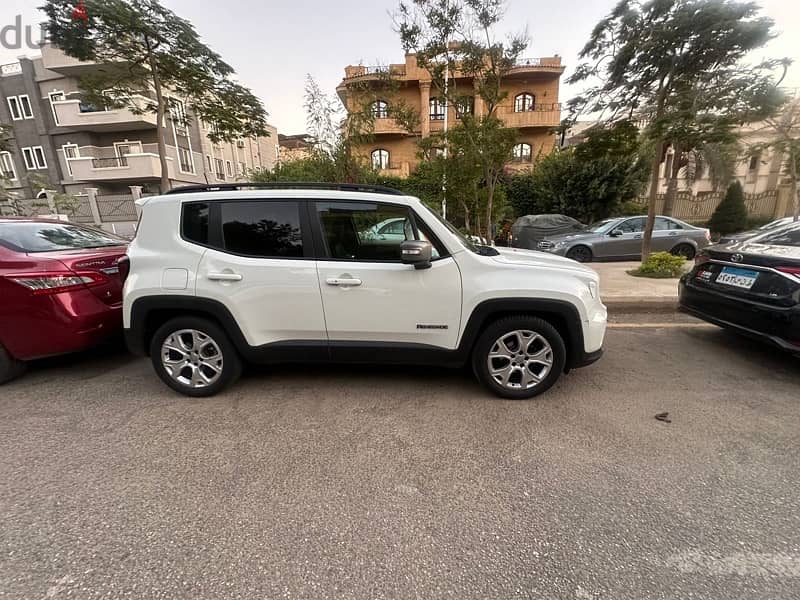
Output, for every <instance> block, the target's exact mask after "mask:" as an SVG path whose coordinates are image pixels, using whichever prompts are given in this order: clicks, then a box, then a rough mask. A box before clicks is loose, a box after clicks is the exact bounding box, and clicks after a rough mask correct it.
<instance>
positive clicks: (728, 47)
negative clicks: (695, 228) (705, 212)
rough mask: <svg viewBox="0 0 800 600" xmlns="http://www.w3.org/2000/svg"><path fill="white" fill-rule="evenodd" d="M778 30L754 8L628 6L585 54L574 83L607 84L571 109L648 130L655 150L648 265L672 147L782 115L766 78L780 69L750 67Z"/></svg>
mask: <svg viewBox="0 0 800 600" xmlns="http://www.w3.org/2000/svg"><path fill="white" fill-rule="evenodd" d="M772 25H773V23H772V21H771V20H770V19H767V18H764V17H759V16H758V7H757V5H755V4H754V3H752V2H739V1H736V0H711V1H709V0H649V1H646V2H645V1H639V0H620V2H619V3H618V4H617V5H616V7H615V8H614V9H613V11H612V12H611V13H610V14H609V15H608V16H607V17H606V18H604V19H603V20H601V21H600V22H599V23H598V24H597V26H596V27H595V29H594V31H593V32H592V34H591V37H590V39H589V41H588V42H587V44H586V45H585V46H584V48H583V50H582V51H581V55H580V56H581V58H582V59H584V60H585V61H586V62H584V63H582V64H581V65H579V66H578V68H577V70H576V72H575V73H574V74H573V75H572V77H570V78H569V80H568V82H569V83H576V82H580V81H586V80H588V79H590V78H595V77H596V78H599V79H600V83H599V84H597V85H595V86H592V87H591V88H590V89H589V90H587V92H586V93H584V94H583V95H581V96H579V97H578V98H576V99H575V100H574V101H572V102H571V106H572V108H573V110H574V111H575V112H580V111H582V110H588V111H590V112H593V111H600V112H601V114H602V115H603V117H604V118H607V119H612V120H613V119H616V118H619V116H620V115H624V116H626V117H627V118H636V119H644V120H646V121H647V122H649V126H648V127H647V130H646V134H647V136H648V137H649V139H650V140H651V141H652V142H653V146H654V148H653V150H654V151H653V160H652V165H651V174H650V197H649V207H648V216H647V227H646V229H645V234H644V236H643V240H642V259H643V260H646V259H647V257H648V256H649V254H650V241H651V238H652V232H653V225H654V223H655V204H656V196H657V194H658V182H659V168H660V164H661V161H662V158H663V156H664V154H665V148H666V147H667V145H668V144H669V143H676V144H679V145H680V146H681V152H683V150H684V149H685V150H686V151H689V150H695V149H697V148H700V147H702V146H703V145H704V144H708V143H714V142H719V141H720V140H725V139H727V138H728V137H729V136H730V134H731V132H732V131H733V130H734V128H735V127H737V126H738V125H739V124H741V123H743V122H751V121H754V120H758V119H759V118H763V117H764V116H766V115H768V114H769V113H770V112H771V111H772V110H774V108H775V106H776V103H777V102H778V94H777V93H776V84H775V82H774V81H772V79H771V78H770V77H769V75H768V73H769V72H770V71H771V70H772V69H774V68H775V67H776V66H777V65H778V64H779V61H766V62H764V63H762V64H760V65H757V66H755V67H745V66H744V65H743V64H742V60H743V59H744V58H745V56H746V55H747V54H748V53H749V52H750V51H751V50H753V49H756V48H760V47H761V46H763V45H764V44H765V43H766V42H767V41H769V40H770V39H771V38H772V37H773V33H772Z"/></svg>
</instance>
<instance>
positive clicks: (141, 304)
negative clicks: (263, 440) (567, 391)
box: [125, 295, 599, 369]
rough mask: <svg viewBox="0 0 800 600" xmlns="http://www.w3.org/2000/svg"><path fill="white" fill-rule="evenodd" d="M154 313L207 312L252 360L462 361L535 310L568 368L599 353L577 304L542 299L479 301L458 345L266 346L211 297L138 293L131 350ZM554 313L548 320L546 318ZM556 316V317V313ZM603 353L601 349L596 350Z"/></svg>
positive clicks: (144, 345)
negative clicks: (251, 340) (482, 341)
mask: <svg viewBox="0 0 800 600" xmlns="http://www.w3.org/2000/svg"><path fill="white" fill-rule="evenodd" d="M154 313H162V316H163V319H168V318H173V317H180V316H187V315H192V316H200V317H202V316H206V317H210V318H212V319H214V320H215V321H217V322H218V323H219V324H220V326H222V328H223V329H224V330H225V332H226V333H227V334H228V335H229V336H230V339H231V342H233V345H234V346H235V347H236V349H237V351H238V352H239V353H240V354H241V356H242V357H243V358H245V359H246V360H248V361H250V362H266V363H269V362H324V361H329V360H333V361H335V362H339V361H341V362H364V363H367V362H384V363H391V364H432V363H436V364H443V365H447V366H459V365H464V364H466V363H467V361H468V360H469V358H470V355H471V353H472V348H473V347H474V345H475V342H476V341H477V339H478V336H479V335H480V334H481V332H482V331H483V330H484V329H485V328H486V327H487V326H488V325H489V324H490V323H491V322H492V321H494V320H496V319H498V318H501V317H504V316H509V315H519V314H535V315H536V316H539V317H541V318H544V319H546V320H549V321H550V322H551V323H552V325H553V326H554V327H555V328H556V330H558V332H559V333H560V334H561V335H562V337H563V338H564V343H565V344H566V346H567V369H570V368H577V367H579V366H583V365H585V364H589V363H590V362H593V360H592V359H593V358H594V356H595V354H596V353H591V354H589V353H586V352H585V351H584V340H583V326H582V325H583V323H582V319H581V317H580V313H579V312H578V309H577V308H576V307H575V306H574V305H573V304H571V303H570V302H567V301H564V300H552V299H539V298H495V299H491V300H485V301H483V302H481V303H480V304H478V305H477V306H476V307H475V309H474V310H473V311H472V314H471V315H470V316H469V319H468V320H467V324H466V327H465V328H464V332H463V334H462V335H461V339H460V341H459V345H458V348H457V349H455V350H447V349H444V348H439V347H437V346H431V345H427V344H418V343H382V342H368V341H363V342H362V341H352V342H344V341H332V342H328V341H326V340H287V341H281V342H276V343H270V344H265V345H263V346H251V345H249V344H248V343H247V340H246V339H245V337H244V334H243V333H242V330H241V329H240V328H239V325H238V324H237V322H236V319H234V317H233V315H232V314H231V312H230V310H228V308H227V307H226V306H225V305H224V304H223V303H221V302H219V301H217V300H212V299H210V298H198V297H196V296H182V295H156V296H145V297H142V298H137V299H136V300H135V301H134V302H133V305H132V306H131V314H130V327H129V328H127V329H125V340H126V343H127V345H128V348H129V349H130V351H131V352H133V353H134V354H138V355H146V354H147V353H148V348H149V341H150V337H151V336H152V335H153V334H154V333H155V330H156V329H157V327H158V326H160V325H161V324H162V323H163V319H158V320H157V321H156V322H155V323H154V322H153V321H152V320H151V317H152V316H153V314H154ZM548 317H550V319H548ZM553 317H554V318H553ZM597 356H598V357H599V354H598V355H597Z"/></svg>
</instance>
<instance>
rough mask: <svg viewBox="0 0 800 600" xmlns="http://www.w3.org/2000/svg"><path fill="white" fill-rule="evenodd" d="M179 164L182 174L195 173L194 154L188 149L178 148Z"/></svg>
mask: <svg viewBox="0 0 800 600" xmlns="http://www.w3.org/2000/svg"><path fill="white" fill-rule="evenodd" d="M178 162H179V163H180V167H181V171H182V172H184V173H194V160H192V153H191V152H189V150H188V149H187V148H181V147H178Z"/></svg>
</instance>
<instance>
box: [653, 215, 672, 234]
mask: <svg viewBox="0 0 800 600" xmlns="http://www.w3.org/2000/svg"><path fill="white" fill-rule="evenodd" d="M670 223H671V222H670V221H668V220H667V219H665V218H664V217H656V222H655V224H654V225H653V231H666V230H667V229H670Z"/></svg>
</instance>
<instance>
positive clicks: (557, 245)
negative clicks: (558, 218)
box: [553, 242, 567, 248]
mask: <svg viewBox="0 0 800 600" xmlns="http://www.w3.org/2000/svg"><path fill="white" fill-rule="evenodd" d="M566 245H567V242H556V244H555V246H553V247H554V248H563V247H564V246H566Z"/></svg>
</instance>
